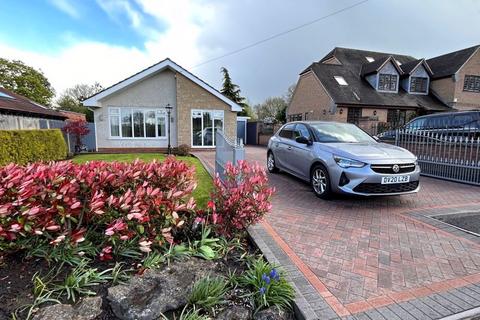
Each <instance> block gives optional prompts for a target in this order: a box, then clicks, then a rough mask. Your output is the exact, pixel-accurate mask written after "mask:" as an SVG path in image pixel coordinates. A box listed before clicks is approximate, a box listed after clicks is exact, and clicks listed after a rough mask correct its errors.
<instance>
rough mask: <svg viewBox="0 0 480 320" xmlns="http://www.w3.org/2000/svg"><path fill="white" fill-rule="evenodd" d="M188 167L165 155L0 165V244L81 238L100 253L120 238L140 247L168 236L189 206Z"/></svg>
mask: <svg viewBox="0 0 480 320" xmlns="http://www.w3.org/2000/svg"><path fill="white" fill-rule="evenodd" d="M194 170H195V169H194V167H190V166H188V165H187V164H186V163H184V162H181V161H177V160H175V158H173V157H169V158H167V159H166V160H165V161H163V162H155V161H154V162H150V163H145V162H141V161H138V160H137V161H135V162H133V163H120V162H111V163H110V162H100V161H93V162H87V163H85V164H74V163H72V162H68V161H62V162H52V163H48V164H45V163H34V164H30V165H27V166H19V165H16V164H10V165H7V166H5V167H2V168H0V250H1V249H2V248H12V249H17V248H19V247H22V246H27V247H28V246H36V245H39V244H44V243H46V242H48V243H49V244H50V245H51V246H53V247H55V246H60V245H62V244H66V243H68V245H69V246H71V245H76V244H78V243H81V242H83V241H85V240H88V241H89V242H91V243H92V244H93V245H95V246H97V248H99V249H98V250H99V251H100V252H99V253H100V256H99V257H100V258H101V259H102V260H108V259H111V258H112V251H113V250H112V248H115V247H117V246H119V245H121V244H122V243H123V242H126V241H132V240H138V241H137V244H138V247H137V249H138V251H140V252H149V251H150V250H152V248H155V247H160V246H162V245H163V244H164V243H165V242H170V243H172V242H173V241H174V240H173V234H174V233H175V232H176V231H178V230H179V229H181V228H182V226H183V225H184V223H185V221H186V219H187V218H188V217H190V216H191V215H192V214H193V211H194V209H195V201H194V199H193V198H192V197H191V193H192V191H193V190H194V189H195V187H196V183H195V179H194V174H195V171H194Z"/></svg>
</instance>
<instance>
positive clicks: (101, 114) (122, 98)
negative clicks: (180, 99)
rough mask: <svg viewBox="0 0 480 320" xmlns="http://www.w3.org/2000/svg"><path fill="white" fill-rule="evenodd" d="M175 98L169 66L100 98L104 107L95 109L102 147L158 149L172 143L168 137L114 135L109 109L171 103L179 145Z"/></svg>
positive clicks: (174, 139)
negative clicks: (122, 136) (124, 136)
mask: <svg viewBox="0 0 480 320" xmlns="http://www.w3.org/2000/svg"><path fill="white" fill-rule="evenodd" d="M175 99H176V96H175V74H174V73H173V72H172V71H170V70H165V71H162V72H160V73H157V74H155V75H153V76H151V77H148V78H146V79H143V80H142V81H139V82H138V83H136V84H133V85H131V86H129V87H127V88H125V89H124V90H121V91H119V92H116V93H114V94H112V95H111V96H108V97H106V98H104V99H102V100H100V108H97V109H95V110H94V118H95V126H96V133H97V148H98V150H99V151H107V150H109V151H110V150H115V149H118V150H124V149H127V150H128V148H135V149H139V150H140V149H142V150H147V149H148V148H152V151H154V150H158V149H159V148H160V149H161V148H166V147H167V146H168V140H167V138H144V139H142V138H120V137H110V121H109V109H110V108H120V109H122V108H131V109H135V108H138V109H142V108H151V109H164V108H165V106H166V105H167V104H170V105H171V106H172V107H173V109H172V117H171V122H170V137H171V145H172V146H173V147H175V146H177V134H176V132H177V130H176V128H177V118H176V116H175V115H176V107H177V106H176V101H175Z"/></svg>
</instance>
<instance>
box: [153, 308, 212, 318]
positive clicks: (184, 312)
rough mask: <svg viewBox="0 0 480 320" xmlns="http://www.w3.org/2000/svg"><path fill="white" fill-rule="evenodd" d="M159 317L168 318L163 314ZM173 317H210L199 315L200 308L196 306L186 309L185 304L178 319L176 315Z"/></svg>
mask: <svg viewBox="0 0 480 320" xmlns="http://www.w3.org/2000/svg"><path fill="white" fill-rule="evenodd" d="M161 318H162V319H163V320H170V319H169V318H167V317H166V316H165V315H163V314H162V315H161ZM174 319H175V320H211V319H210V317H208V316H204V315H201V314H200V310H198V309H196V308H193V309H191V310H188V309H187V306H185V308H183V310H182V313H181V314H180V316H179V317H178V319H177V318H176V317H174Z"/></svg>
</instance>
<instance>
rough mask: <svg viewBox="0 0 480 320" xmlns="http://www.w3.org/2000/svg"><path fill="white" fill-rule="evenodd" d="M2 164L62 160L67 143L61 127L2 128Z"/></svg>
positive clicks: (0, 131)
mask: <svg viewBox="0 0 480 320" xmlns="http://www.w3.org/2000/svg"><path fill="white" fill-rule="evenodd" d="M0 141H1V142H2V143H0V165H5V164H8V163H11V162H14V163H18V164H26V163H29V162H36V161H51V160H62V159H65V158H66V156H67V144H66V143H65V139H64V138H63V135H62V132H61V131H60V130H59V129H51V130H0Z"/></svg>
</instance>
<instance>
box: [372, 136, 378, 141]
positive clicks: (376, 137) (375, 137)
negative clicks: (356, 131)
mask: <svg viewBox="0 0 480 320" xmlns="http://www.w3.org/2000/svg"><path fill="white" fill-rule="evenodd" d="M372 138H373V139H375V141H378V140H380V138H379V137H378V136H373V137H372Z"/></svg>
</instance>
